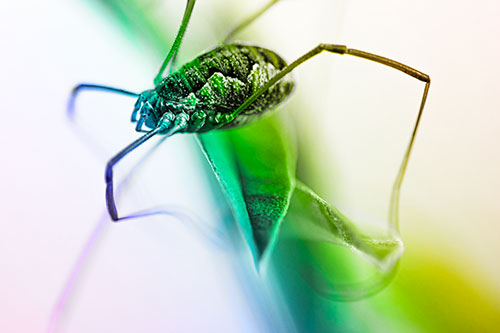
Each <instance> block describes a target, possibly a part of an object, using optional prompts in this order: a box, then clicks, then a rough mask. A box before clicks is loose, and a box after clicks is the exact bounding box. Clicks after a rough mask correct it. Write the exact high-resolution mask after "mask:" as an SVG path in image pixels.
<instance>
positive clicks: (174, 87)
mask: <svg viewBox="0 0 500 333" xmlns="http://www.w3.org/2000/svg"><path fill="white" fill-rule="evenodd" d="M286 66H287V64H286V62H285V61H284V60H283V59H282V58H281V57H280V56H279V55H277V54H276V53H275V52H273V51H271V50H268V49H265V48H261V47H257V46H250V45H243V44H224V45H220V46H218V47H216V48H214V49H212V50H210V51H208V52H206V53H203V54H201V55H200V56H198V57H196V58H195V59H194V60H192V61H191V62H189V63H187V64H185V65H183V66H182V67H180V68H179V69H178V70H177V71H175V72H173V73H171V74H170V75H169V76H167V77H165V78H164V79H163V80H162V81H161V82H160V83H158V84H157V85H156V87H155V88H154V89H153V90H147V91H145V92H143V93H142V94H140V95H139V97H138V99H137V102H136V105H135V107H134V111H133V114H132V121H134V122H135V121H137V127H136V130H137V131H142V126H143V124H144V125H146V126H147V127H149V128H150V129H154V128H156V127H157V126H158V124H159V121H160V120H161V119H162V117H163V118H164V119H165V118H166V117H167V116H168V117H169V118H170V119H174V118H175V116H176V115H178V114H179V113H184V114H186V115H188V116H189V119H188V120H187V122H188V124H187V127H185V128H184V129H183V130H182V131H183V132H191V133H192V132H198V133H202V132H207V131H209V130H212V129H215V128H219V127H221V128H230V127H235V126H240V125H244V124H248V123H250V122H253V121H255V120H257V119H258V118H260V116H261V115H262V114H263V113H264V112H265V111H267V110H271V109H273V108H274V107H275V106H277V105H278V104H280V103H281V102H283V101H284V100H285V99H286V98H287V97H288V96H289V94H290V92H291V91H292V89H293V85H294V83H293V81H292V79H291V77H290V75H288V76H286V77H285V78H283V79H282V80H280V81H279V82H278V83H277V84H275V85H274V86H272V87H270V88H269V89H267V91H266V92H265V93H263V94H262V95H261V96H260V97H259V98H258V99H257V100H255V101H254V102H253V103H252V104H251V105H250V106H249V107H248V108H246V109H245V110H244V111H243V112H242V113H240V114H239V115H237V116H236V117H235V118H234V119H231V117H232V116H231V114H232V112H233V111H234V110H235V109H237V108H238V107H239V106H240V105H241V104H243V103H244V102H245V101H246V100H247V99H248V98H249V97H250V96H252V94H254V93H255V92H256V91H257V90H258V89H259V88H260V87H261V86H262V85H263V84H264V83H266V82H268V81H269V80H270V79H271V78H272V77H273V76H275V75H276V73H278V72H279V71H281V70H282V69H283V68H285V67H286ZM138 115H139V118H138ZM231 120H232V121H231Z"/></svg>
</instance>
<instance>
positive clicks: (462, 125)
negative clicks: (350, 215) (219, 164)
mask: <svg viewBox="0 0 500 333" xmlns="http://www.w3.org/2000/svg"><path fill="white" fill-rule="evenodd" d="M264 3H265V1H260V0H259V1H246V0H245V1H238V2H230V1H223V0H206V1H199V3H197V4H196V6H195V10H194V13H193V18H192V21H191V23H190V26H189V28H188V31H187V33H186V36H185V39H184V44H183V47H182V49H181V54H180V58H179V63H182V62H185V61H187V60H190V59H192V58H193V57H195V56H196V55H197V54H199V53H200V52H202V51H204V50H206V49H208V48H210V47H212V46H213V45H215V44H216V43H217V41H218V40H220V39H221V37H222V36H224V34H225V33H226V32H227V31H228V30H229V29H230V27H232V26H233V25H235V24H236V23H237V22H239V21H240V20H241V19H243V18H244V17H245V16H246V15H248V13H250V12H251V11H253V10H255V9H256V8H258V7H259V6H261V5H263V4H264ZM143 6H144V7H143V10H144V11H150V12H154V13H155V15H156V16H157V17H159V18H161V19H162V20H163V21H164V25H165V38H169V37H170V38H171V39H172V40H173V38H174V36H175V32H176V30H177V27H178V24H179V22H180V19H181V17H182V13H183V10H184V6H185V4H184V1H165V2H159V1H150V2H145V3H144V4H143ZM499 15H500V5H499V4H498V3H497V2H496V1H487V0H482V1H480V2H476V3H470V4H468V3H456V2H451V1H442V2H438V3H436V2H431V1H420V2H418V3H414V4H411V5H408V4H406V3H402V2H398V1H388V0H387V1H377V2H371V3H365V2H362V1H355V0H353V1H344V0H342V1H341V0H339V1H324V0H323V1H320V0H313V1H302V0H283V1H281V2H280V3H278V4H277V5H276V6H275V7H273V8H272V9H271V10H270V11H269V12H268V13H266V15H265V16H263V17H262V18H260V19H259V20H258V21H257V22H255V24H253V25H252V26H251V27H249V29H247V30H245V31H244V32H243V33H242V34H241V35H240V36H239V37H238V39H240V40H246V41H251V42H252V43H255V44H257V45H261V46H265V47H268V48H271V49H273V50H275V51H276V52H277V53H278V54H280V55H282V56H283V57H284V58H285V59H286V60H288V61H292V60H294V59H295V58H297V57H299V56H300V55H302V54H303V53H305V52H306V51H308V50H310V49H311V48H312V47H314V46H316V45H317V44H318V43H319V42H329V43H336V44H345V45H348V46H350V47H353V48H357V49H360V50H364V51H368V52H372V53H376V54H379V55H382V56H386V57H389V58H391V59H394V60H398V61H400V62H402V63H405V64H407V65H410V66H412V67H414V68H416V69H418V70H420V71H422V72H425V73H427V74H429V75H430V76H431V79H432V84H431V89H430V93H429V97H428V101H427V104H426V109H425V112H424V116H423V118H422V122H421V127H420V132H419V134H418V137H417V140H416V143H415V146H414V151H413V154H412V156H411V159H410V164H409V167H408V172H407V175H406V178H405V181H404V183H403V188H402V192H401V204H400V211H401V214H400V231H401V235H402V238H403V240H404V242H405V245H406V252H405V254H404V256H403V258H402V260H401V264H400V271H399V273H398V275H397V277H396V279H395V281H394V282H393V283H392V284H391V285H390V286H389V287H388V288H387V289H386V290H384V291H383V292H381V293H380V294H378V295H376V296H375V297H373V298H370V299H368V300H364V301H360V302H356V303H349V304H348V305H345V304H341V305H336V304H334V305H331V307H338V308H341V307H345V308H348V309H349V311H350V313H351V314H353V315H352V316H345V317H336V319H335V320H336V322H335V323H331V325H332V326H331V327H335V328H336V329H337V330H345V331H355V330H364V331H388V330H389V331H402V330H404V331H415V332H420V331H441V332H442V331H450V332H451V331H476V330H477V331H495V330H499V329H500V319H499V318H500V282H499V278H500V265H499V264H498V259H497V258H496V257H497V256H498V253H499V251H500V245H499V244H500V226H499V222H500V212H499V210H498V209H497V207H498V203H499V199H500V195H499V190H498V188H500V174H499V172H498V170H499V169H500V156H499V153H498V151H499V150H498V144H497V142H498V140H499V139H500V136H499V134H498V128H499V126H500V115H499V113H498V110H499V109H500V101H499V98H498V93H499V92H500V84H499V83H498V80H497V77H499V75H500V66H499V65H498V64H497V62H498V59H500V44H498V43H497V42H494V40H496V39H495V36H497V35H498V34H499V33H500V23H498V20H497V18H498V17H499ZM119 22H120V19H119V17H117V14H116V11H113V8H112V7H111V6H109V5H106V3H105V2H98V1H73V2H69V1H68V2H64V3H62V2H60V1H55V0H52V1H45V2H43V3H40V2H36V1H26V2H2V3H1V4H0V27H1V29H0V35H1V40H2V42H3V45H4V47H3V51H2V53H1V60H2V61H1V62H0V72H1V73H2V75H1V79H0V84H1V90H0V91H2V97H3V98H2V101H3V103H2V108H1V111H2V114H3V119H4V121H5V122H6V125H5V126H4V128H3V130H2V131H1V132H0V137H1V139H2V142H3V144H2V145H1V147H2V156H3V157H2V166H1V168H2V169H1V171H2V172H1V173H0V179H1V180H0V181H1V184H2V186H1V188H2V190H1V192H0V195H1V198H0V199H1V202H2V205H1V207H2V209H1V210H0V227H1V228H2V233H1V234H0V263H1V278H0V282H1V284H0V300H1V301H0V313H1V315H0V330H1V331H6V332H33V331H44V330H46V329H47V328H49V329H52V330H54V331H60V332H68V331H71V332H79V331H82V332H83V331H85V332H88V331H130V332H134V331H200V330H203V331H248V332H255V331H290V330H293V329H297V326H296V323H295V321H294V318H293V312H289V311H287V310H286V309H285V308H284V306H283V302H282V301H280V300H279V299H276V294H275V293H274V291H273V290H272V289H270V285H269V284H267V283H266V282H265V281H264V280H265V279H263V278H259V276H258V275H257V273H256V272H255V269H254V268H253V266H252V265H253V264H252V262H251V260H250V259H249V258H248V256H246V255H241V253H244V252H245V248H244V245H241V242H238V241H239V240H240V239H239V238H238V237H239V236H238V233H237V232H235V230H234V222H233V221H232V218H231V214H230V210H229V208H228V207H227V205H226V204H225V201H224V198H223V196H222V194H221V193H220V192H219V191H218V185H217V183H216V180H215V178H214V176H213V175H211V174H210V172H207V164H206V162H204V160H203V158H204V157H203V156H202V155H201V153H200V150H199V148H198V146H197V143H196V140H195V139H194V138H193V137H192V136H178V137H173V138H171V139H169V140H168V141H167V142H166V143H165V144H163V145H162V146H161V148H160V149H158V151H156V152H155V153H154V154H153V155H152V158H151V160H150V161H149V162H148V163H147V165H145V166H144V167H141V169H140V172H136V173H134V177H133V179H131V180H130V182H128V183H127V185H126V188H124V190H123V195H122V196H121V197H120V203H119V209H121V207H123V211H124V213H126V212H133V211H135V210H137V209H139V208H144V207H150V206H153V205H158V204H168V206H169V207H171V210H170V211H173V210H174V208H175V211H180V212H183V213H184V214H189V215H190V216H192V218H190V219H188V218H186V217H185V216H175V215H174V216H161V217H155V218H148V219H145V220H144V221H141V222H132V221H131V222H130V223H121V224H118V225H113V224H112V223H110V222H109V220H108V217H107V215H106V212H105V203H104V182H103V173H104V165H105V163H106V161H107V159H109V158H110V157H111V156H112V155H113V154H115V153H116V152H117V151H119V150H120V149H121V148H123V147H124V146H125V145H127V144H128V143H129V142H131V141H132V140H133V139H134V138H135V137H136V136H137V135H136V134H135V132H134V131H133V127H132V125H130V123H129V117H130V112H131V110H132V106H133V103H134V101H133V99H130V98H127V97H122V96H116V95H109V94H103V93H88V94H85V95H83V94H82V97H81V99H79V101H78V105H77V108H78V110H77V112H78V117H77V122H76V125H72V124H71V123H70V122H68V121H67V119H66V117H65V106H66V101H67V97H68V94H69V92H70V90H71V88H72V87H73V86H74V85H75V84H77V83H79V82H95V83H102V84H107V85H112V86H117V87H121V88H125V89H129V90H132V91H142V90H145V89H149V88H151V86H152V79H153V77H154V75H155V74H156V71H157V70H158V67H159V65H160V64H161V61H162V60H163V59H162V57H163V55H158V53H157V52H156V51H155V50H152V49H151V47H150V46H149V45H150V44H149V41H147V40H144V39H142V38H141V32H140V31H138V32H137V34H131V33H130V31H129V30H126V29H125V28H124V26H123V24H120V23H119ZM144 24H146V22H145V23H144ZM145 29H146V27H145ZM166 52H167V50H165V54H166ZM294 76H295V79H296V80H297V89H296V91H295V96H294V97H293V98H292V99H291V100H290V101H289V102H288V103H287V105H286V106H285V107H284V108H282V111H281V112H289V113H290V115H291V117H293V118H294V119H295V120H296V123H297V142H298V145H299V154H300V157H299V165H298V167H299V170H298V173H299V177H300V178H301V179H302V180H303V181H305V182H306V183H307V184H309V185H310V186H311V187H312V188H313V189H315V190H316V191H317V192H318V193H320V194H321V195H322V197H323V198H325V199H326V200H328V201H329V202H331V203H333V204H335V205H338V206H348V207H354V208H355V209H360V210H362V211H366V212H368V213H369V214H371V215H375V216H378V217H380V218H385V214H386V210H387V207H388V202H389V200H388V199H389V195H390V190H391V187H392V182H393V179H394V176H395V174H396V171H397V168H398V166H399V161H400V159H401V156H402V153H403V150H404V148H405V145H406V143H407V140H408V139H409V135H410V132H411V129H412V126H413V122H414V120H415V117H416V114H417V109H418V105H419V102H420V98H421V94H422V91H423V84H422V83H421V82H418V81H417V80H415V79H412V78H410V77H407V76H405V75H403V74H401V73H399V72H397V71H394V70H392V69H389V68H385V67H383V66H380V65H377V64H374V63H369V62H367V61H364V60H361V59H353V58H348V57H340V56H334V55H329V54H322V55H320V56H318V57H317V58H315V59H314V60H311V61H310V62H309V63H307V64H305V65H304V66H302V67H301V68H299V69H297V70H296V71H295V72H294ZM140 155H141V154H139V156H140ZM138 159H139V158H138V157H134V159H132V161H131V162H127V161H125V163H124V165H123V166H121V165H120V167H119V171H121V173H117V175H118V177H119V178H120V177H121V178H124V177H125V176H126V174H127V172H126V170H129V169H130V168H131V167H132V166H133V161H137V160H138ZM127 168H128V169H127ZM172 207H173V208H172ZM240 241H241V240H240ZM321 302H324V301H320V300H319V301H317V303H318V304H319V303H321ZM317 303H313V304H309V305H308V306H310V307H312V308H314V306H315V305H316V304H317ZM318 308H320V307H319V306H318ZM310 320H311V321H314V320H317V322H318V323H322V324H317V325H312V326H311V327H313V328H315V330H316V331H324V330H325V329H328V327H329V326H328V313H317V314H316V317H314V318H312V319H310ZM331 320H333V319H331ZM353 322H362V324H353ZM339 323H340V324H339ZM313 330H314V329H313Z"/></svg>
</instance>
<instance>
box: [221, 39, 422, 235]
mask: <svg viewBox="0 0 500 333" xmlns="http://www.w3.org/2000/svg"><path fill="white" fill-rule="evenodd" d="M323 51H327V52H331V53H337V54H348V55H352V56H355V57H360V58H363V59H367V60H371V61H375V62H378V63H380V64H382V65H386V66H389V67H392V68H395V69H397V70H399V71H401V72H403V73H405V74H408V75H410V76H412V77H414V78H416V79H418V80H420V81H423V82H425V88H424V93H423V95H422V100H421V102H420V108H419V111H418V115H417V120H416V122H415V125H414V127H413V132H412V134H411V138H410V142H409V143H408V147H407V148H406V152H405V154H404V156H403V160H402V162H401V166H400V168H399V172H398V174H397V176H396V179H395V181H394V185H393V189H392V194H391V202H390V207H389V222H390V223H391V224H392V225H393V226H394V228H395V229H396V230H398V208H399V192H400V188H401V184H402V182H403V177H404V174H405V171H406V167H407V165H408V160H409V158H410V153H411V150H412V147H413V142H414V141H415V136H416V135H417V129H418V125H419V123H420V118H421V117H422V113H423V111H424V105H425V100H426V99H427V94H428V92H429V86H430V83H431V79H430V77H429V76H428V75H427V74H424V73H422V72H420V71H418V70H416V69H413V68H411V67H409V66H407V65H404V64H402V63H400V62H397V61H394V60H391V59H388V58H385V57H381V56H379V55H376V54H372V53H368V52H364V51H359V50H355V49H349V48H347V46H344V45H333V44H320V45H318V46H317V47H315V48H314V49H312V50H311V51H309V52H308V53H306V54H304V55H303V56H302V57H300V58H298V59H297V60H295V61H294V62H292V63H291V64H290V65H288V66H287V67H285V68H284V69H283V70H282V71H281V72H279V73H278V74H276V75H275V76H273V78H272V79H271V80H269V81H268V82H266V83H265V84H264V85H263V86H262V87H260V89H259V90H257V91H256V92H255V93H254V94H253V95H252V96H250V97H249V98H248V99H247V100H246V101H245V102H244V103H243V104H242V105H240V106H239V107H238V108H237V109H236V110H235V111H234V112H233V113H232V114H231V117H230V118H229V119H227V120H226V123H229V122H231V121H232V120H233V119H234V118H235V117H236V116H237V115H239V114H240V113H241V112H242V111H243V110H245V109H246V108H247V107H248V106H249V105H250V104H252V103H253V102H254V101H255V100H256V99H257V98H259V96H260V95H262V94H263V93H264V92H266V91H267V90H268V89H269V88H270V87H271V86H273V85H274V84H275V83H276V82H278V81H279V80H281V79H282V78H283V77H284V76H285V75H287V74H288V73H290V72H291V71H293V70H294V69H295V68H296V67H297V66H299V65H300V64H302V63H304V62H306V61H307V60H309V59H311V58H312V57H314V56H316V55H318V54H319V53H321V52H323Z"/></svg>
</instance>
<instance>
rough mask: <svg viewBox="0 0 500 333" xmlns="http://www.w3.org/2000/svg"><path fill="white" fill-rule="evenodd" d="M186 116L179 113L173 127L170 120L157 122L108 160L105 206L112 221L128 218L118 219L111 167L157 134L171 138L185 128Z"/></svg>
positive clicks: (164, 119) (163, 119)
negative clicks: (155, 125)
mask: <svg viewBox="0 0 500 333" xmlns="http://www.w3.org/2000/svg"><path fill="white" fill-rule="evenodd" d="M187 120H188V116H187V115H186V114H184V113H179V114H178V115H177V116H176V118H175V121H174V125H173V126H172V127H171V125H172V118H168V119H167V118H166V117H165V118H162V119H161V120H160V122H159V125H158V126H157V127H156V128H154V129H152V130H151V131H149V132H147V133H146V134H144V135H143V136H141V137H140V138H138V139H137V140H135V141H134V142H132V143H131V144H129V145H128V146H127V147H125V148H124V149H122V150H121V151H120V152H119V153H118V154H116V155H115V156H114V157H113V158H111V159H110V160H109V162H108V163H107V165H106V172H105V180H106V205H107V207H108V212H109V215H110V216H111V219H112V220H113V221H115V222H116V221H118V220H121V219H125V218H129V217H118V211H117V209H116V203H115V198H114V192H113V166H114V165H115V164H116V163H118V162H119V161H120V160H121V159H122V158H123V157H125V156H126V155H127V154H128V153H130V152H131V151H133V150H134V149H136V148H137V147H139V146H140V145H142V144H143V143H145V142H146V141H148V140H149V139H151V138H152V137H153V136H155V135H157V134H162V135H165V136H166V137H168V136H171V135H173V134H175V133H177V132H179V131H181V130H183V129H184V128H186V127H187Z"/></svg>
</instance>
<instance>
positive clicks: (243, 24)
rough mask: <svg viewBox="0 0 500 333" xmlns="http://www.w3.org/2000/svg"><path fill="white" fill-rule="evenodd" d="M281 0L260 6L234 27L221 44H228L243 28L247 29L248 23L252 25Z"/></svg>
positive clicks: (274, 0)
mask: <svg viewBox="0 0 500 333" xmlns="http://www.w3.org/2000/svg"><path fill="white" fill-rule="evenodd" d="M278 1H279V0H271V1H269V2H268V3H267V4H265V5H264V7H262V8H260V9H259V10H258V11H256V12H255V13H253V14H252V15H250V16H249V17H247V18H246V19H245V20H244V21H243V22H241V23H240V24H239V25H237V26H236V27H234V28H233V30H231V31H230V32H229V33H228V34H227V36H226V37H224V39H222V40H221V41H220V44H227V43H228V42H229V41H230V40H231V39H232V38H233V37H234V36H235V35H236V34H237V33H239V32H240V31H241V30H243V29H245V28H246V27H247V26H248V25H250V24H251V23H252V22H253V21H255V20H256V19H257V18H259V17H260V16H261V15H262V14H264V13H265V12H266V11H267V10H268V9H269V8H271V7H272V6H273V5H274V4H275V3H277V2H278Z"/></svg>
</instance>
